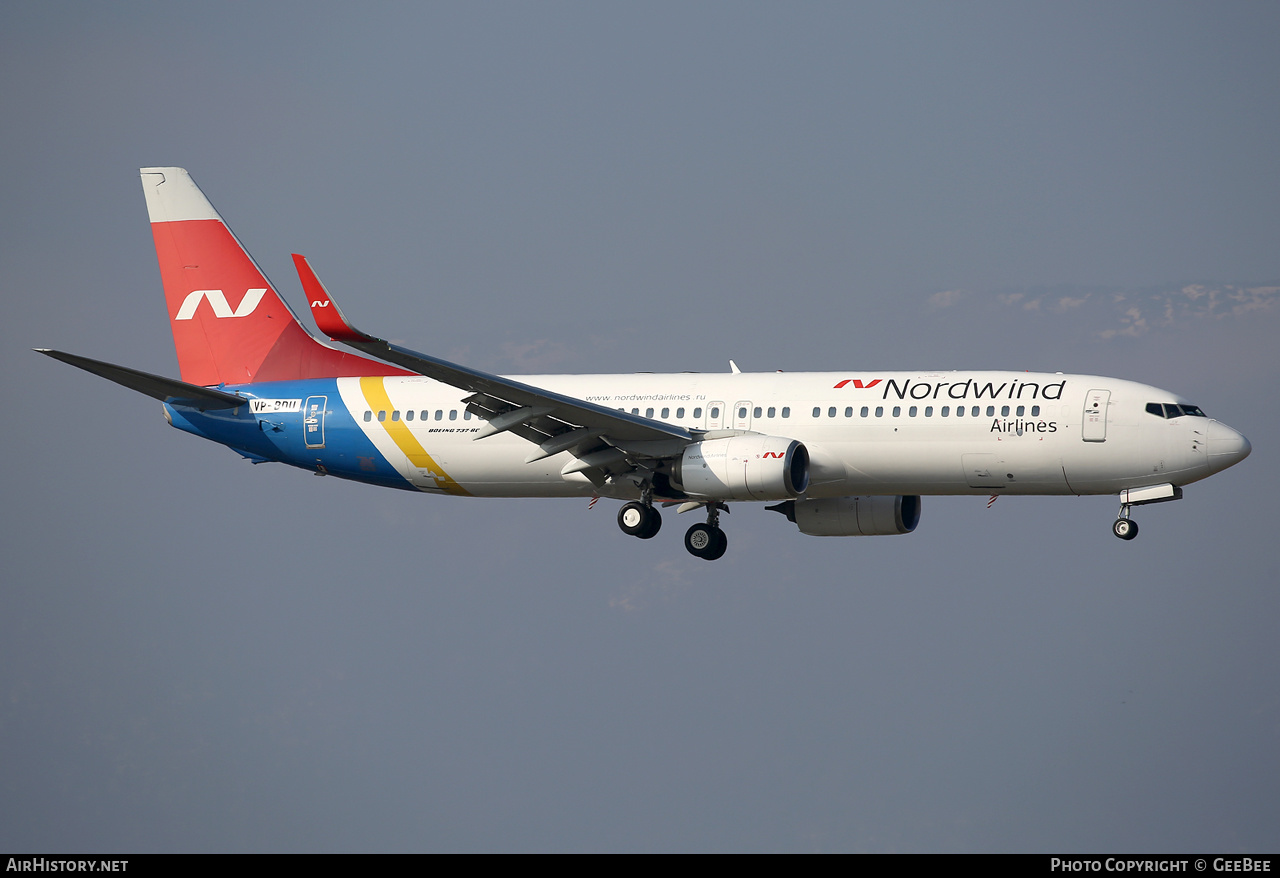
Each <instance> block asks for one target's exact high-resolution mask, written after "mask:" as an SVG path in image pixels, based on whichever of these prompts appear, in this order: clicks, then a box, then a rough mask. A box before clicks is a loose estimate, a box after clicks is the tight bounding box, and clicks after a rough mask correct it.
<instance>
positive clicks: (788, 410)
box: [782, 405, 791, 418]
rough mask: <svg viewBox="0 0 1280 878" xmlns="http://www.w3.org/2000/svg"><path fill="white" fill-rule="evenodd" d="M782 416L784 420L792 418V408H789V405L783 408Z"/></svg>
mask: <svg viewBox="0 0 1280 878" xmlns="http://www.w3.org/2000/svg"><path fill="white" fill-rule="evenodd" d="M782 416H783V417H784V418H789V417H791V406H789V405H784V406H783V407H782Z"/></svg>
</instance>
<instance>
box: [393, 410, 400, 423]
mask: <svg viewBox="0 0 1280 878" xmlns="http://www.w3.org/2000/svg"><path fill="white" fill-rule="evenodd" d="M391 420H392V421H398V420H400V410H399V409H396V410H395V411H393V412H392V413H391Z"/></svg>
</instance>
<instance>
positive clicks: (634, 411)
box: [631, 408, 640, 415]
mask: <svg viewBox="0 0 1280 878" xmlns="http://www.w3.org/2000/svg"><path fill="white" fill-rule="evenodd" d="M631 414H633V415H638V414H640V409H638V408H635V409H632V410H631Z"/></svg>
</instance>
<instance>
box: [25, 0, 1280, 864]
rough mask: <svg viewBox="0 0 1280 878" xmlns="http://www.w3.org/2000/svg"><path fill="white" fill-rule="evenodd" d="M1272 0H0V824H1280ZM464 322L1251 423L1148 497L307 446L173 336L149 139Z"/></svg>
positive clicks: (573, 365)
mask: <svg viewBox="0 0 1280 878" xmlns="http://www.w3.org/2000/svg"><path fill="white" fill-rule="evenodd" d="M1278 40H1280V6H1277V5H1276V4H1274V3H1229V2H1215V3H1177V2H1154V3H1145V2H1127V3H1121V4H1117V3H1085V2H1077V3H1059V4H1044V3H958V2H956V3H875V4H861V3H842V4H792V3H788V4H752V3H723V4H705V3H692V4H691V3H678V4H658V3H648V4H632V5H622V4H589V3H588V4H561V3H536V4H533V3H513V4H506V3H485V4H420V3H411V4H400V5H391V4H361V5H359V6H355V5H351V4H321V3H298V4H283V3H274V4H273V3H253V4H228V3H217V4H200V3H184V4H169V3H114V4H89V3H58V2H39V3H28V2H7V3H5V4H3V6H0V71H2V73H0V75H2V76H3V81H4V88H3V89H0V118H3V120H4V123H3V126H2V127H0V154H2V155H3V156H4V158H5V162H6V165H7V166H8V173H7V174H5V175H4V176H3V177H0V289H2V290H3V302H4V305H5V317H4V320H2V321H0V341H3V344H2V345H0V368H3V374H4V378H5V380H4V381H3V383H2V384H0V395H2V397H0V398H2V399H3V403H4V406H5V411H7V412H8V424H9V429H7V430H5V431H4V433H3V434H2V438H0V442H2V443H3V446H2V447H3V451H4V458H5V459H6V460H7V461H9V465H8V471H7V478H6V480H5V488H4V497H5V501H4V504H3V507H2V508H3V522H0V525H2V526H0V558H2V559H3V561H2V562H0V563H3V567H2V568H0V570H2V571H3V577H2V580H3V586H2V587H0V696H2V698H0V849H3V850H10V851H16V850H26V851H37V852H46V853H52V852H76V851H94V852H113V851H120V852H142V851H215V850H216V851H222V850H229V851H292V850H340V851H373V850H388V851H448V850H483V851H490V850H504V851H505V850H582V851H666V850H699V851H702V850H707V851H721V850H770V851H772V850H778V851H810V850H812V851H1054V852H1065V851H1083V852H1098V851H1126V852H1132V851H1135V850H1137V851H1171V852H1172V851H1177V852H1186V853H1196V852H1235V851H1239V852H1250V853H1259V852H1275V851H1276V850H1277V849H1280V758H1278V757H1277V748H1276V741H1277V740H1278V739H1280V685H1278V682H1280V646H1277V641H1276V636H1275V624H1276V619H1277V618H1280V596H1278V595H1277V582H1278V581H1280V549H1278V548H1277V540H1276V536H1275V525H1274V521H1275V511H1274V510H1275V504H1276V497H1277V495H1278V494H1280V465H1278V459H1277V454H1276V450H1275V445H1276V441H1277V436H1278V435H1280V414H1278V413H1277V406H1276V405H1275V401H1274V397H1275V386H1274V385H1275V381H1276V378H1277V373H1280V368H1278V367H1280V353H1277V345H1276V341H1277V338H1278V337H1280V246H1278V245H1280V162H1277V144H1280V121H1278V120H1280V114H1277V112H1276V110H1277V106H1280V55H1278V54H1277V52H1276V50H1275V46H1276V44H1277V41H1278ZM148 165H180V166H183V167H186V168H188V169H189V170H190V171H191V173H192V175H193V176H194V178H195V179H196V181H197V182H198V183H199V184H200V185H201V187H202V188H203V189H204V191H205V192H206V194H207V195H208V196H209V198H210V199H211V200H212V202H213V203H214V204H215V205H216V206H217V207H218V208H219V210H220V211H221V212H222V214H223V216H224V217H225V218H226V220H227V221H228V223H229V224H230V225H231V227H232V228H233V229H234V230H235V231H236V233H237V234H238V235H239V237H240V238H241V240H242V241H243V242H244V243H245V244H246V246H247V247H248V248H249V249H250V251H251V252H252V253H253V254H254V255H255V256H256V257H257V258H258V260H259V261H260V263H261V264H262V265H263V267H264V268H265V269H266V271H267V272H268V274H270V275H271V276H272V277H273V278H274V279H275V281H276V283H277V285H278V286H279V288H280V290H281V292H282V293H283V294H284V296H285V297H286V298H288V299H290V300H291V301H292V302H293V303H294V305H295V308H298V309H299V310H301V308H300V306H301V305H302V304H303V303H302V297H301V295H300V290H299V288H298V284H297V281H296V277H295V275H294V273H293V270H292V266H291V265H290V262H289V253H290V252H294V251H297V252H302V253H305V254H307V255H308V256H309V257H310V258H311V260H312V262H313V264H314V265H315V266H316V268H317V270H318V271H319V273H320V275H321V276H322V277H323V278H324V279H325V282H326V283H327V284H328V285H329V287H330V288H331V289H332V290H333V291H334V292H335V294H337V295H338V296H339V297H340V298H341V300H342V301H343V303H344V307H345V308H346V310H347V313H348V314H350V315H351V317H352V319H353V320H355V322H356V323H357V324H358V325H359V326H361V327H365V328H367V329H368V330H370V331H372V332H376V333H382V334H389V335H391V336H392V337H394V338H396V339H397V340H400V341H402V342H403V343H405V344H407V345H409V346H410V347H414V348H416V349H418V350H423V351H427V352H430V353H435V354H438V355H442V356H446V357H450V358H453V359H457V360H459V361H462V362H464V363H467V364H469V365H472V366H476V367H479V368H482V369H489V370H495V371H505V372H520V371H568V372H596V371H624V372H625V371H634V370H654V371H681V370H702V371H719V370H726V369H727V362H728V359H729V358H730V357H733V358H734V359H735V360H736V361H737V362H738V364H739V365H740V366H741V367H742V368H744V369H747V370H772V369H778V368H782V369H789V370H801V369H806V370H807V369H844V370H847V369H850V368H856V369H897V368H902V369H959V368H1003V369H1047V370H1063V371H1068V372H1088V373H1100V374H1104V375H1116V376H1119V377H1124V378H1132V379H1136V380H1140V381H1145V382H1148V383H1151V384H1155V385H1157V386H1160V387H1165V388H1168V389H1169V390H1171V391H1173V392H1175V393H1179V394H1182V395H1184V396H1186V397H1188V398H1190V399H1191V400H1192V401H1194V402H1195V403H1197V404H1199V405H1200V406H1202V407H1203V408H1204V409H1205V410H1206V411H1207V412H1208V413H1209V414H1210V415H1211V416H1214V417H1219V418H1221V419H1223V420H1224V421H1226V422H1227V423H1228V424H1231V425H1232V426H1234V427H1236V428H1238V429H1239V430H1241V431H1242V432H1243V433H1244V434H1245V435H1246V436H1248V437H1249V438H1250V439H1251V440H1252V442H1253V446H1254V452H1253V455H1252V457H1250V458H1249V459H1248V460H1247V461H1245V462H1244V463H1243V464H1241V465H1240V466H1238V467H1236V468H1234V469H1231V470H1228V471H1227V472H1225V473H1222V474H1219V475H1217V476H1215V477H1213V478H1212V479H1209V480H1208V481H1205V482H1200V483H1197V484H1195V485H1192V486H1189V487H1188V488H1187V489H1186V498H1185V499H1184V500H1183V501H1182V502H1180V503H1174V504H1165V505H1160V506H1154V507H1148V508H1143V509H1140V510H1138V512H1137V514H1136V515H1135V517H1136V518H1137V519H1138V520H1139V521H1140V522H1141V525H1142V534H1141V536H1140V537H1139V538H1138V539H1137V540H1136V541H1134V542H1132V543H1124V542H1121V541H1119V540H1117V539H1115V538H1114V537H1113V536H1111V534H1110V523H1111V521H1112V519H1113V518H1114V516H1115V512H1116V505H1117V504H1116V501H1115V499H1114V498H1106V497H1102V498H1084V499H1068V498H1013V497H1006V498H1003V499H1001V500H1000V501H999V502H997V503H996V504H995V505H994V506H993V507H992V508H991V509H990V510H988V509H986V508H985V499H984V498H925V501H924V508H923V520H922V523H921V525H920V527H919V529H918V530H917V531H916V532H915V533H914V534H912V535H910V536H904V537H881V538H864V539H853V538H850V539H818V538H812V537H806V536H803V535H801V534H800V533H799V532H798V531H797V530H796V529H795V527H794V526H793V525H791V524H789V523H788V522H786V521H785V520H783V519H782V518H781V517H780V516H777V515H773V514H768V513H766V512H764V511H763V509H762V507H761V506H760V505H754V506H753V505H750V504H738V505H736V506H734V507H733V510H734V511H733V514H732V515H731V516H729V517H728V518H727V519H726V520H725V522H724V523H725V525H726V529H727V532H728V536H729V552H728V555H726V557H725V558H724V559H723V560H721V561H718V562H715V563H713V564H708V563H706V562H703V561H700V560H698V559H695V558H693V557H691V556H690V555H688V554H687V553H686V552H685V551H684V548H683V546H682V545H681V534H682V533H683V530H684V528H685V526H686V523H685V522H684V521H676V520H674V516H672V515H671V513H668V525H667V527H666V528H664V530H663V533H662V534H661V535H660V536H659V537H658V538H656V539H654V540H652V541H648V542H644V541H639V540H634V539H629V538H627V537H625V536H623V535H622V534H621V533H620V532H619V531H618V529H617V526H616V524H615V522H614V513H615V511H616V503H609V502H604V501H602V502H601V503H600V504H598V505H597V507H596V508H595V509H594V510H588V509H587V506H586V503H585V501H532V500H530V501H497V500H491V501H478V500H477V501H468V500H455V499H452V498H435V497H423V496H416V495H410V494H408V493H406V492H395V491H385V490H381V491H380V490H377V489H374V488H370V487H365V486H361V485H355V484H349V483H343V482H340V481H338V480H336V479H317V478H314V477H312V476H309V475H307V474H306V473H304V472H302V471H299V470H290V469H286V468H284V467H277V466H274V465H266V466H258V467H255V466H252V465H250V464H249V463H247V462H246V461H243V460H241V459H240V458H239V457H238V456H237V455H235V454H234V453H233V452H231V451H229V450H227V449H225V448H222V447H220V446H217V445H213V444H211V443H206V442H201V441H200V440H198V439H196V438H195V437H192V436H189V435H187V434H184V433H180V432H178V431H176V430H172V429H170V428H168V427H167V426H166V425H165V423H164V421H163V419H162V417H161V412H160V407H159V404H158V403H156V402H155V401H154V400H151V399H148V398H145V397H141V396H139V395H136V394H132V393H130V392H128V391H126V390H124V389H122V388H119V387H116V386H114V385H111V384H109V383H107V382H105V381H102V380H100V379H97V378H94V377H93V376H90V375H86V374H84V373H82V372H78V371H76V370H74V369H71V368H68V367H67V366H65V365H63V364H61V363H56V362H52V361H46V360H45V359H44V358H41V357H39V356H37V355H35V354H32V353H30V352H29V349H30V348H32V347H46V346H47V347H56V348H60V349H63V350H69V351H73V352H77V353H82V354H85V355H88V356H91V357H96V358H101V359H105V360H109V361H112V362H118V363H122V364H125V365H128V366H132V367H134V368H139V369H144V370H147V371H152V372H159V373H164V374H169V375H176V374H177V365H176V361H175V358H174V354H173V346H172V340H171V338H170V336H169V332H168V324H167V320H166V318H165V314H164V309H163V306H162V302H163V299H162V297H161V292H160V283H159V274H158V271H157V269H156V263H155V255H154V250H153V249H152V243H151V237H150V232H149V229H148V227H147V217H146V211H145V205H144V203H143V198H142V193H141V188H140V185H139V182H138V176H137V169H138V168H139V167H140V166H148Z"/></svg>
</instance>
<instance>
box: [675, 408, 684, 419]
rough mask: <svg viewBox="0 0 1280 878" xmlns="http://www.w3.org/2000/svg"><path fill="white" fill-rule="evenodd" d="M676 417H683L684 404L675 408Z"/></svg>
mask: <svg viewBox="0 0 1280 878" xmlns="http://www.w3.org/2000/svg"><path fill="white" fill-rule="evenodd" d="M676 417H677V418H683V417H684V406H680V408H678V409H676Z"/></svg>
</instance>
